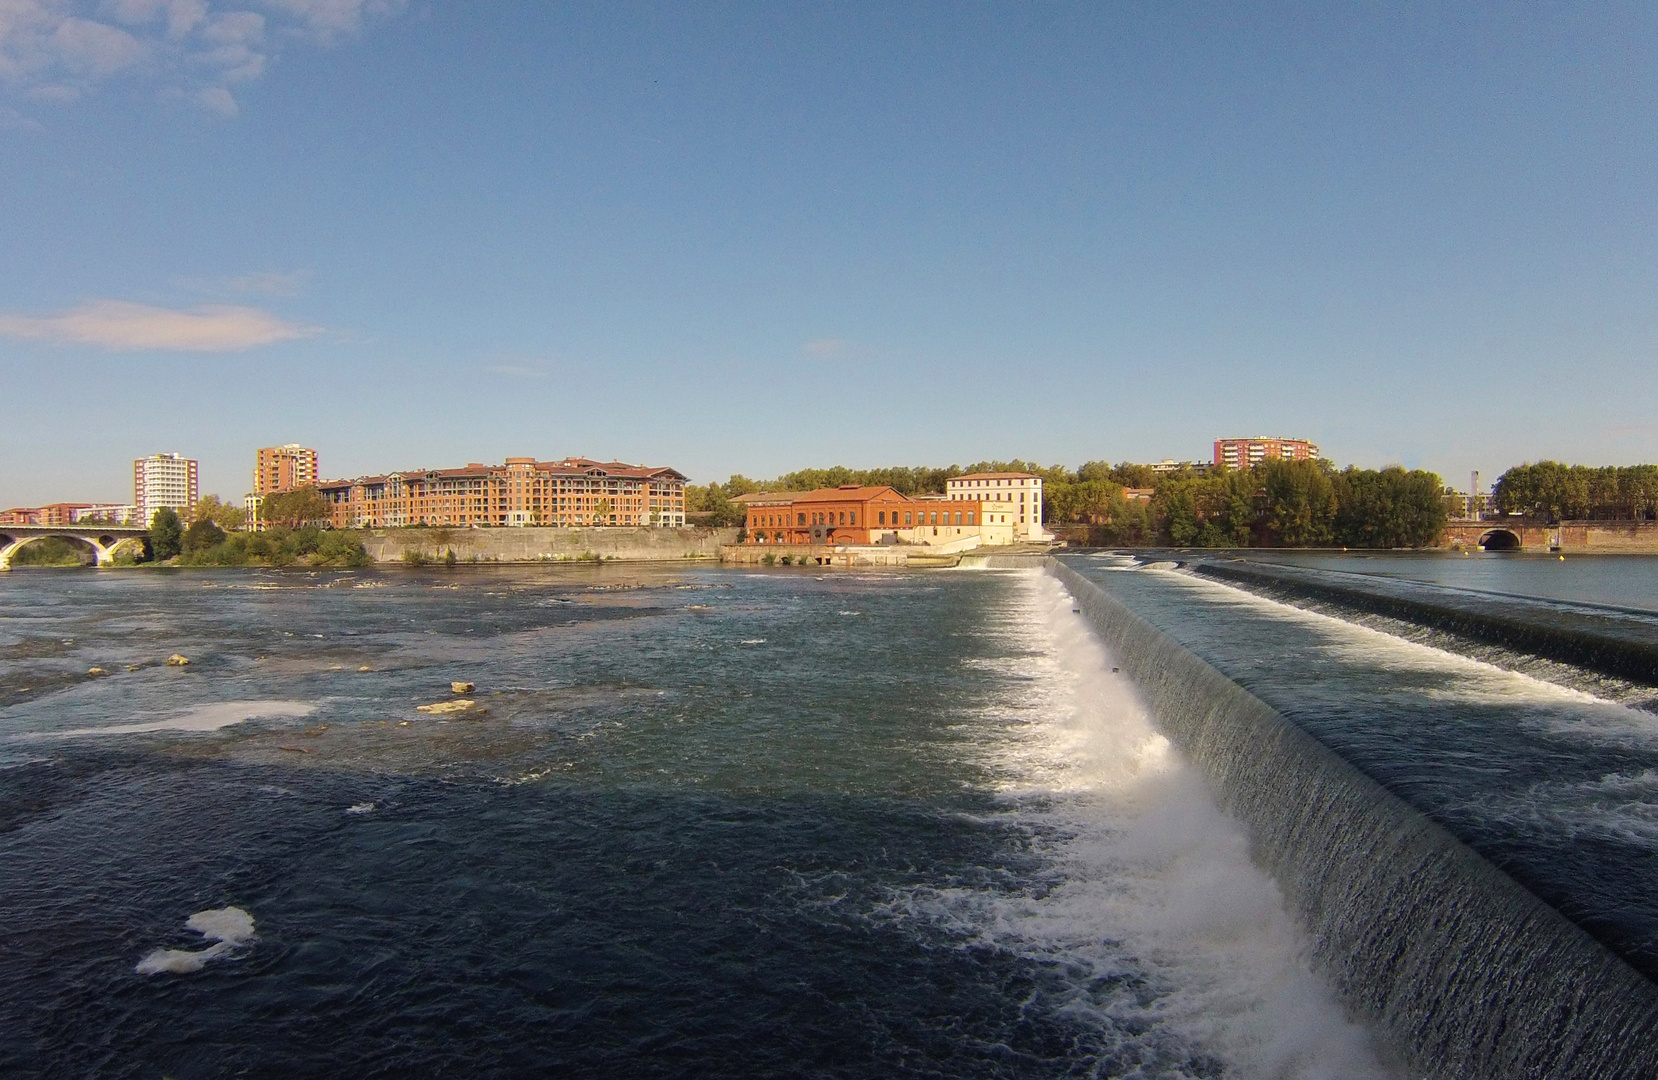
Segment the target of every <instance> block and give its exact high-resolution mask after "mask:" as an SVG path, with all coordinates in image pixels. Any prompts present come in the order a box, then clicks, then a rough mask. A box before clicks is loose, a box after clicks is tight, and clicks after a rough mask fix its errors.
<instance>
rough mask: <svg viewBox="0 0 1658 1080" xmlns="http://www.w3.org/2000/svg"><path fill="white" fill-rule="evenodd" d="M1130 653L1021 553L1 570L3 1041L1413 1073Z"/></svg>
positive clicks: (749, 1071)
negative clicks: (857, 563)
mask: <svg viewBox="0 0 1658 1080" xmlns="http://www.w3.org/2000/svg"><path fill="white" fill-rule="evenodd" d="M173 654H179V655H181V656H184V657H186V658H188V659H189V661H190V662H189V664H188V665H187V666H168V665H166V664H165V663H164V661H165V659H166V658H167V657H168V656H170V655H173ZM1117 666H1118V665H1117V664H1116V663H1115V660H1114V658H1113V657H1111V656H1110V655H1108V654H1107V653H1106V652H1105V651H1104V649H1103V647H1102V646H1101V644H1100V642H1099V640H1098V639H1097V638H1096V637H1095V636H1094V635H1093V634H1092V633H1091V632H1090V631H1089V629H1088V628H1087V626H1086V625H1085V624H1084V623H1083V622H1082V621H1080V620H1078V619H1077V617H1076V615H1075V614H1074V612H1073V611H1072V601H1071V599H1070V597H1069V596H1068V595H1067V594H1066V592H1065V591H1064V589H1063V588H1062V587H1061V586H1060V585H1059V583H1058V582H1057V581H1055V580H1054V579H1053V578H1052V577H1050V576H1047V575H1044V574H1042V573H1040V572H1036V571H1029V570H1026V571H977V572H969V571H961V572H919V573H905V572H883V573H870V574H857V573H833V574H818V573H813V572H811V571H808V570H805V569H798V570H783V569H781V568H779V569H777V570H772V571H754V572H741V571H731V570H721V569H717V568H685V567H657V568H652V567H642V568H628V569H623V570H617V569H611V568H593V569H578V568H540V567H522V568H510V567H503V568H489V569H468V570H459V571H454V572H424V571H406V570H382V571H363V572H358V573H306V572H247V571H223V572H215V571H194V572H167V571H160V572H143V571H140V572H109V571H104V572H94V571H14V572H13V573H11V574H10V575H6V576H4V577H0V955H4V956H5V957H6V960H5V971H6V978H5V979H4V980H0V1061H3V1062H4V1063H6V1065H5V1067H7V1068H10V1069H11V1070H12V1071H13V1072H15V1073H16V1074H18V1075H50V1076H77V1077H78V1076H114V1077H127V1076H131V1077H158V1076H163V1075H164V1076H168V1077H175V1078H180V1080H184V1078H193V1077H220V1076H231V1075H239V1076H284V1077H295V1076H318V1077H321V1076H341V1075H349V1076H378V1075H384V1076H445V1075H464V1076H469V1077H470V1076H482V1077H506V1076H528V1075H544V1074H548V1073H552V1074H570V1075H588V1076H618V1077H620V1076H626V1077H649V1076H780V1075H791V1076H800V1075H813V1076H845V1077H864V1076H868V1077H876V1076H883V1077H884V1076H941V1077H942V1076H949V1077H1061V1076H1123V1075H1133V1076H1145V1077H1218V1076H1247V1077H1308V1078H1317V1077H1366V1076H1374V1077H1384V1076H1400V1075H1403V1073H1402V1072H1401V1069H1400V1064H1399V1061H1400V1059H1399V1057H1398V1053H1397V1051H1396V1050H1395V1048H1394V1047H1393V1046H1392V1045H1391V1043H1390V1041H1389V1038H1388V1037H1387V1036H1386V1035H1385V1034H1384V1033H1381V1032H1379V1031H1377V1030H1375V1029H1374V1028H1373V1027H1371V1026H1367V1025H1366V1024H1364V1023H1361V1022H1358V1021H1356V1020H1354V1019H1353V1018H1352V1016H1351V1013H1350V1010H1349V1009H1348V1008H1346V1007H1345V1006H1344V1005H1343V1003H1342V1002H1341V1000H1340V999H1339V997H1338V996H1337V994H1336V992H1335V991H1334V990H1333V989H1332V988H1331V986H1330V985H1329V984H1328V982H1327V980H1326V979H1325V978H1324V977H1323V976H1322V975H1320V974H1318V973H1317V972H1316V970H1315V962H1314V959H1313V956H1312V950H1311V946H1310V943H1309V940H1308V937H1307V935H1306V932H1305V931H1304V930H1303V929H1302V928H1301V927H1300V926H1299V925H1298V924H1297V923H1296V921H1295V920H1294V919H1293V918H1292V917H1291V916H1290V915H1289V914H1288V911H1287V909H1286V906H1285V904H1284V900H1283V896H1282V894H1281V891H1280V890H1279V888H1278V886H1277V885H1276V884H1275V883H1274V882H1273V880H1272V879H1271V878H1270V877H1269V876H1267V874H1266V873H1264V872H1263V871H1262V870H1260V869H1258V868H1257V867H1256V866H1255V865H1254V864H1253V863H1252V862H1251V861H1250V859H1249V843H1248V838H1247V834H1246V833H1245V831H1244V829H1243V828H1242V827H1241V826H1240V825H1239V824H1238V823H1237V822H1236V821H1234V820H1232V819H1230V818H1228V817H1227V816H1225V815H1223V814H1222V813H1221V812H1220V811H1219V810H1218V809H1217V808H1216V804H1215V801H1214V800H1213V799H1212V798H1211V797H1210V795H1209V793H1208V789H1207V788H1206V787H1205V784H1204V782H1203V779H1202V777H1201V776H1200V775H1199V774H1198V772H1197V771H1196V770H1194V769H1193V768H1191V767H1190V766H1188V765H1187V764H1186V763H1185V761H1184V759H1183V758H1182V756H1181V755H1180V754H1179V753H1178V752H1176V751H1175V750H1174V749H1173V748H1172V747H1171V746H1170V744H1169V743H1168V741H1167V740H1166V739H1165V738H1164V737H1163V736H1162V735H1160V734H1159V733H1158V731H1157V730H1156V728H1155V726H1154V723H1153V718H1152V717H1150V716H1149V715H1148V713H1147V711H1146V708H1145V705H1144V703H1143V701H1142V699H1141V698H1140V696H1139V695H1138V693H1137V691H1136V689H1135V688H1134V686H1132V685H1131V684H1130V683H1128V682H1127V680H1126V677H1125V676H1124V675H1122V674H1121V673H1120V672H1118V671H1117V670H1116V668H1117ZM94 667H97V668H101V669H102V670H103V671H105V672H107V674H105V675H98V676H93V675H88V674H87V672H88V671H89V670H90V669H91V668H94ZM452 680H467V681H471V682H474V683H476V690H475V692H474V693H472V694H471V695H469V696H468V697H467V700H471V701H473V702H474V703H475V704H474V707H473V708H472V710H471V711H470V712H466V713H462V714H456V715H449V716H444V715H439V714H434V713H431V712H424V711H421V710H420V709H419V706H421V705H430V704H437V703H442V702H446V701H448V700H450V699H451V698H453V697H454V695H452V694H451V693H450V690H449V684H450V682H451V681H452Z"/></svg>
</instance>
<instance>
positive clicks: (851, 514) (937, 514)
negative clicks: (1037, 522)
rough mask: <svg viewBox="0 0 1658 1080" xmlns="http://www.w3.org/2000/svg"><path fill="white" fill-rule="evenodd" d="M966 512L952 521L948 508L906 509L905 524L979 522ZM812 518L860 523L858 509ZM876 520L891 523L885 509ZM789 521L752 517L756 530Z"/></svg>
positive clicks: (799, 520)
mask: <svg viewBox="0 0 1658 1080" xmlns="http://www.w3.org/2000/svg"><path fill="white" fill-rule="evenodd" d="M965 513H966V520H965V521H963V511H961V510H957V511H956V512H955V521H953V522H952V521H951V520H950V511H948V510H932V511H926V510H923V511H919V512H917V511H913V510H906V511H904V521H903V524H905V525H910V526H915V525H951V524H954V525H963V524H966V525H975V524H977V523H978V520H977V519H978V515H977V514H976V513H975V512H974V511H971V510H968V511H966V512H965ZM811 518H812V520H811V524H813V525H837V524H838V525H856V524H857V523H858V512H857V511H856V510H852V511H842V512H840V513H838V514H836V513H832V512H824V513H817V514H813V515H811ZM940 518H943V520H942V521H941V520H939V519H940ZM837 519H838V520H837ZM875 520H876V524H878V525H887V524H889V522H888V521H887V511H885V510H878V511H876V513H875ZM788 523H789V518H788V515H787V514H781V515H779V514H767V515H756V516H755V517H754V518H753V519H752V527H753V528H754V529H755V530H759V529H762V528H774V527H776V526H778V525H785V526H786V525H788ZM806 523H807V522H806V515H805V514H797V515H796V521H795V524H796V525H797V526H803V525H805V524H806ZM890 524H892V525H894V526H896V525H898V524H899V522H898V511H896V510H894V511H892V521H891V522H890Z"/></svg>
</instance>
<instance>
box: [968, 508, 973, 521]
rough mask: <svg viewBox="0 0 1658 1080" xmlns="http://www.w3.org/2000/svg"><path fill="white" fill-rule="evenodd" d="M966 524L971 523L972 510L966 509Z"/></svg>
mask: <svg viewBox="0 0 1658 1080" xmlns="http://www.w3.org/2000/svg"><path fill="white" fill-rule="evenodd" d="M967 524H969V525H971V524H973V511H971V510H969V511H967Z"/></svg>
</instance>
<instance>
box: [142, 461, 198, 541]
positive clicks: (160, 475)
mask: <svg viewBox="0 0 1658 1080" xmlns="http://www.w3.org/2000/svg"><path fill="white" fill-rule="evenodd" d="M132 501H133V505H134V506H136V507H138V521H139V523H140V524H142V525H149V524H150V523H151V522H153V521H154V520H155V514H156V511H157V510H160V509H161V508H162V507H164V506H167V507H171V508H172V509H173V510H175V511H177V512H178V516H179V517H181V518H183V519H184V520H185V521H189V520H190V518H191V517H192V516H194V513H195V509H196V462H195V460H194V459H192V458H187V457H184V456H183V455H181V454H151V455H150V456H149V457H146V458H139V459H138V460H136V461H134V462H133V463H132Z"/></svg>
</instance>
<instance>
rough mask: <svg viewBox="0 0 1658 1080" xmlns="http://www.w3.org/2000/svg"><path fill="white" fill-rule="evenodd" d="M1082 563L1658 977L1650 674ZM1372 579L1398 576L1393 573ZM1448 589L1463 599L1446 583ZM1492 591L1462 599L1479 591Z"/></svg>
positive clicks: (1617, 619) (1654, 727)
mask: <svg viewBox="0 0 1658 1080" xmlns="http://www.w3.org/2000/svg"><path fill="white" fill-rule="evenodd" d="M1399 561H1400V562H1403V563H1406V564H1407V565H1408V564H1410V560H1399ZM1441 561H1442V562H1445V563H1450V564H1452V565H1455V560H1451V559H1445V560H1441ZM1072 565H1075V566H1078V567H1080V568H1084V569H1085V572H1087V573H1088V574H1089V575H1090V576H1092V577H1093V578H1094V579H1095V580H1097V581H1100V582H1102V583H1103V585H1104V586H1105V587H1106V588H1107V590H1108V591H1109V592H1110V594H1111V595H1113V596H1115V597H1117V598H1119V599H1120V600H1122V602H1124V603H1126V604H1127V605H1129V606H1130V607H1131V608H1133V609H1134V610H1135V611H1136V612H1137V613H1139V614H1140V615H1141V616H1142V617H1144V618H1146V619H1148V620H1149V621H1151V622H1153V623H1154V624H1155V625H1157V627H1158V628H1159V629H1160V630H1161V631H1162V632H1163V633H1165V634H1167V635H1168V636H1169V637H1171V638H1173V639H1174V640H1176V641H1178V642H1180V643H1181V644H1182V645H1184V646H1185V647H1186V648H1188V649H1190V650H1191V651H1192V652H1193V653H1195V654H1196V655H1198V656H1199V657H1201V658H1202V659H1204V660H1206V661H1207V662H1208V663H1210V664H1212V665H1213V666H1214V667H1216V668H1218V669H1219V670H1220V671H1221V672H1223V673H1224V674H1226V675H1227V676H1228V677H1230V678H1231V679H1233V680H1234V681H1235V682H1237V683H1238V684H1239V685H1241V686H1243V687H1245V688H1246V689H1248V690H1249V691H1251V692H1252V693H1253V694H1255V695H1256V696H1257V697H1259V698H1260V699H1261V700H1263V701H1265V702H1266V703H1267V704H1268V705H1271V706H1272V707H1273V708H1274V709H1276V710H1278V711H1279V712H1281V713H1282V714H1283V715H1285V716H1286V717H1288V718H1289V719H1290V720H1291V721H1292V722H1294V723H1295V724H1297V725H1299V726H1300V727H1301V728H1302V729H1303V730H1305V731H1307V732H1308V733H1310V734H1311V735H1313V736H1314V737H1315V738H1316V739H1317V740H1319V741H1320V742H1321V743H1323V744H1324V745H1325V746H1327V747H1329V748H1330V749H1332V750H1334V751H1335V752H1336V753H1337V754H1339V755H1340V756H1341V757H1342V758H1343V759H1345V760H1346V761H1347V762H1349V763H1351V764H1352V765H1354V766H1356V767H1357V768H1358V769H1359V770H1360V771H1361V772H1363V773H1364V774H1366V775H1367V776H1369V777H1370V778H1372V779H1374V780H1375V781H1377V782H1378V783H1380V784H1381V785H1382V786H1383V787H1384V788H1386V789H1387V790H1389V791H1391V792H1392V793H1394V794H1395V795H1398V796H1399V797H1401V798H1402V799H1404V800H1405V801H1406V802H1407V803H1409V804H1410V805H1412V806H1413V807H1415V808H1416V809H1417V810H1419V811H1421V812H1422V813H1423V814H1425V815H1426V816H1428V817H1429V818H1430V819H1432V820H1434V821H1436V822H1438V823H1440V824H1441V825H1443V826H1445V828H1446V829H1448V830H1449V831H1450V832H1451V833H1452V834H1453V835H1455V836H1457V837H1458V838H1460V839H1462V840H1463V841H1465V842H1466V843H1468V844H1469V845H1470V846H1472V847H1473V848H1474V849H1475V850H1477V851H1479V852H1480V853H1481V854H1483V855H1485V856H1486V857H1487V858H1488V859H1489V860H1491V861H1492V862H1493V863H1495V864H1496V865H1497V866H1498V867H1500V868H1501V869H1502V870H1504V871H1505V872H1507V873H1508V874H1509V875H1510V876H1512V877H1513V878H1515V879H1516V880H1518V881H1519V882H1521V883H1522V884H1523V885H1525V886H1526V887H1527V888H1529V889H1530V890H1531V891H1532V892H1534V893H1535V894H1537V895H1538V896H1540V897H1541V898H1542V899H1543V900H1545V901H1546V902H1548V903H1549V904H1550V905H1552V906H1553V907H1554V908H1556V909H1557V910H1559V911H1560V912H1562V913H1563V914H1565V915H1566V916H1568V917H1569V918H1571V919H1572V920H1573V921H1574V922H1576V923H1577V924H1578V925H1579V926H1581V927H1583V928H1584V929H1585V930H1587V931H1588V932H1589V933H1590V934H1591V935H1593V936H1594V937H1596V938H1597V939H1599V940H1600V941H1601V942H1602V943H1604V944H1605V945H1606V946H1607V947H1608V948H1610V949H1611V950H1612V951H1613V952H1615V953H1617V954H1618V955H1619V956H1621V957H1623V958H1624V959H1625V960H1627V961H1628V962H1629V963H1630V964H1631V965H1633V966H1634V967H1635V968H1636V969H1638V970H1640V971H1642V972H1643V973H1645V974H1646V975H1647V976H1648V977H1649V978H1655V977H1658V716H1655V715H1654V714H1653V712H1652V711H1651V708H1650V704H1651V690H1650V687H1645V688H1633V687H1631V686H1629V685H1628V684H1625V683H1621V682H1618V681H1616V680H1606V679H1604V678H1602V677H1599V676H1595V675H1593V674H1592V673H1585V672H1582V671H1578V670H1576V669H1572V668H1570V667H1569V666H1568V665H1561V664H1551V663H1544V662H1535V661H1530V662H1528V663H1527V664H1521V665H1519V666H1521V667H1522V668H1524V667H1527V666H1529V667H1531V668H1532V669H1533V670H1529V671H1528V670H1508V668H1509V667H1512V666H1515V665H1514V664H1513V663H1511V661H1514V660H1516V658H1515V657H1514V656H1512V655H1509V654H1507V653H1506V652H1505V651H1504V650H1490V649H1486V648H1484V647H1480V646H1478V645H1469V644H1468V643H1466V642H1459V641H1456V640H1453V639H1452V638H1451V637H1450V636H1449V635H1445V634H1439V633H1422V634H1408V633H1405V630H1407V629H1408V628H1404V627H1401V625H1400V623H1399V620H1394V619H1382V620H1373V619H1369V618H1366V617H1364V616H1362V615H1353V614H1352V613H1350V612H1341V611H1337V612H1336V613H1335V614H1331V613H1326V612H1324V611H1320V610H1304V609H1303V608H1302V607H1297V606H1291V605H1289V604H1286V603H1282V602H1279V601H1278V600H1276V599H1273V598H1271V597H1269V596H1261V595H1256V594H1255V593H1254V592H1251V591H1246V590H1244V589H1240V588H1237V587H1234V586H1233V585H1231V584H1227V583H1223V582H1219V581H1214V580H1210V579H1208V578H1206V577H1203V576H1200V575H1198V574H1193V573H1189V572H1186V571H1184V570H1176V569H1171V568H1162V569H1150V570H1141V569H1134V567H1135V565H1136V564H1135V563H1134V562H1133V561H1132V560H1127V559H1113V558H1103V559H1077V560H1072ZM1172 565H1173V564H1164V566H1165V567H1172ZM1415 565H1416V566H1417V567H1420V568H1422V569H1419V570H1418V571H1417V572H1416V575H1415V576H1416V577H1417V578H1418V580H1429V581H1431V580H1433V579H1434V576H1435V574H1436V573H1437V575H1442V576H1454V575H1455V573H1456V571H1446V570H1443V569H1442V570H1439V571H1437V572H1431V567H1432V566H1433V564H1432V563H1431V562H1429V561H1428V560H1418V561H1417V562H1416V563H1415ZM1649 566H1650V564H1648V563H1647V562H1646V561H1645V560H1641V559H1633V560H1625V561H1624V562H1622V563H1619V564H1615V568H1616V572H1617V573H1619V574H1635V575H1637V576H1638V575H1639V574H1640V573H1642V572H1647V573H1650V570H1649ZM1542 568H1543V569H1544V570H1546V569H1547V567H1546V565H1544V566H1543V567H1542ZM1125 571H1126V572H1125ZM1344 576H1349V577H1351V576H1353V575H1351V574H1345V575H1344ZM1426 588H1427V587H1426V586H1423V587H1422V588H1421V589H1417V590H1416V593H1415V594H1414V595H1419V596H1420V595H1425V593H1424V592H1423V590H1424V589H1426ZM1377 590H1378V591H1377V595H1383V593H1384V592H1385V593H1386V594H1387V595H1394V594H1397V593H1399V592H1400V589H1399V588H1397V587H1395V586H1394V585H1391V584H1390V585H1388V586H1386V587H1385V588H1384V587H1383V586H1380V585H1379V586H1377ZM1529 591H1531V592H1532V595H1534V596H1535V595H1537V593H1539V592H1540V591H1541V590H1529ZM1437 600H1438V601H1440V602H1443V603H1456V602H1458V601H1457V600H1456V598H1455V595H1454V593H1453V592H1452V590H1449V589H1440V590H1439V595H1438V596H1437ZM1493 602H1494V601H1492V600H1491V599H1490V598H1488V597H1485V596H1483V595H1481V596H1478V597H1473V596H1471V597H1469V598H1468V599H1467V601H1466V603H1467V604H1469V605H1470V606H1471V607H1478V608H1481V609H1484V608H1485V607H1488V606H1489V605H1490V604H1491V603H1493ZM1526 604H1527V602H1526V601H1522V600H1515V601H1512V604H1511V606H1514V607H1516V608H1518V607H1523V606H1525V605H1526ZM1312 606H1315V607H1316V606H1318V605H1312ZM1559 607H1560V605H1559V604H1557V603H1555V602H1554V601H1553V600H1551V603H1550V605H1548V606H1547V609H1546V610H1543V611H1541V612H1538V611H1533V612H1531V613H1530V615H1529V617H1531V618H1534V619H1535V620H1536V621H1537V622H1538V623H1539V624H1540V625H1550V624H1553V623H1556V622H1564V621H1565V619H1564V611H1563V610H1557V609H1558V608H1559ZM1565 609H1567V610H1569V612H1570V613H1571V614H1572V616H1573V617H1574V619H1576V620H1577V621H1578V622H1587V621H1598V622H1599V623H1600V624H1601V625H1602V626H1604V627H1606V628H1608V631H1609V632H1610V630H1617V629H1619V624H1621V623H1624V622H1629V621H1631V616H1630V613H1629V612H1626V611H1619V610H1615V609H1606V610H1601V611H1599V612H1596V611H1595V610H1594V609H1593V608H1592V607H1591V606H1589V605H1584V604H1580V603H1575V602H1572V603H1568V604H1566V605H1565ZM1337 615H1342V616H1343V617H1337ZM1644 621H1645V617H1644V616H1639V615H1637V616H1634V617H1633V623H1632V625H1631V626H1629V627H1624V628H1623V629H1624V630H1626V631H1627V632H1629V633H1636V632H1648V633H1649V632H1651V630H1650V628H1645V629H1643V627H1642V626H1641V625H1634V624H1640V623H1643V622H1644ZM1366 623H1371V624H1373V625H1366ZM1384 630H1391V631H1399V632H1384ZM1410 638H1415V640H1410ZM1489 652H1496V653H1498V654H1500V655H1493V656H1486V655H1483V654H1485V653H1489ZM1488 661H1490V662H1488ZM1539 676H1542V677H1539ZM1635 704H1639V705H1642V706H1646V707H1641V708H1636V707H1632V705H1635Z"/></svg>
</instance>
